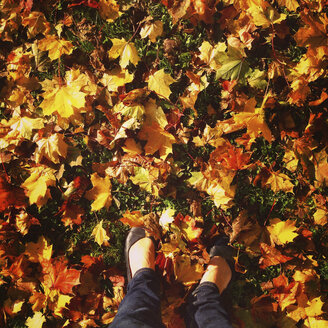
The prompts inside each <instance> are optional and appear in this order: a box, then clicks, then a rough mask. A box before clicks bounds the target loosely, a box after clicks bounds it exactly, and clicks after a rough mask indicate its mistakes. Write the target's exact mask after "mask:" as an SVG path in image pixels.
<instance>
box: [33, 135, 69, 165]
mask: <svg viewBox="0 0 328 328" xmlns="http://www.w3.org/2000/svg"><path fill="white" fill-rule="evenodd" d="M36 144H37V146H38V148H37V149H36V151H35V161H36V163H40V162H41V160H42V159H43V157H45V158H47V159H48V160H50V161H52V162H53V163H56V164H57V163H60V161H61V157H63V158H65V157H66V155H67V148H68V146H67V144H66V143H65V141H64V135H63V134H60V133H54V134H52V135H51V136H50V137H49V138H42V139H40V140H38V141H37V142H36Z"/></svg>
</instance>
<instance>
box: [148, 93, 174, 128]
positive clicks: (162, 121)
mask: <svg viewBox="0 0 328 328" xmlns="http://www.w3.org/2000/svg"><path fill="white" fill-rule="evenodd" d="M145 115H146V119H145V124H147V125H152V124H156V123H157V124H158V125H159V126H160V127H161V128H163V129H164V128H165V127H166V125H167V124H168V122H167V119H166V115H165V113H164V111H163V109H162V108H161V107H160V106H157V104H156V101H155V99H152V98H150V99H149V101H148V102H147V103H146V104H145Z"/></svg>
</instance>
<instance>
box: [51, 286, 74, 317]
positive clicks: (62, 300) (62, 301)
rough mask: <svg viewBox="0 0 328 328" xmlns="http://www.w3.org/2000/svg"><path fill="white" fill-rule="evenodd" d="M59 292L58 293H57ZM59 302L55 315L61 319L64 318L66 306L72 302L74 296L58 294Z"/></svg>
mask: <svg viewBox="0 0 328 328" xmlns="http://www.w3.org/2000/svg"><path fill="white" fill-rule="evenodd" d="M57 292H58V291H57ZM58 294H59V295H58V298H57V302H56V303H55V304H54V309H53V312H54V314H55V315H58V316H59V317H63V314H62V311H63V309H67V307H66V305H67V304H68V303H69V302H70V301H71V299H72V298H73V296H69V295H63V294H60V293H59V292H58Z"/></svg>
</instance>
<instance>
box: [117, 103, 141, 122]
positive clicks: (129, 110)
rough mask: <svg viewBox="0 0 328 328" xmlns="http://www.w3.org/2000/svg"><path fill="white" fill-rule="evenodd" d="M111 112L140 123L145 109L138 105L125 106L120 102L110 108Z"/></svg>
mask: <svg viewBox="0 0 328 328" xmlns="http://www.w3.org/2000/svg"><path fill="white" fill-rule="evenodd" d="M112 111H113V113H120V114H121V115H123V116H127V117H133V118H135V119H136V120H138V121H141V120H142V119H143V116H144V113H145V108H144V106H143V105H141V104H138V103H132V104H129V105H125V104H124V102H120V103H118V104H116V105H115V106H114V107H113V108H112Z"/></svg>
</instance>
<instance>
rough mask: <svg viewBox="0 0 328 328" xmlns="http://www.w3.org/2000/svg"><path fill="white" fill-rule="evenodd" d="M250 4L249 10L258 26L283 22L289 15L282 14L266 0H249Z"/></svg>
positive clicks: (268, 25) (264, 26)
mask: <svg viewBox="0 0 328 328" xmlns="http://www.w3.org/2000/svg"><path fill="white" fill-rule="evenodd" d="M248 4H249V8H248V10H247V12H248V13H249V14H251V16H252V17H253V22H254V24H255V25H256V26H261V27H263V28H267V27H270V26H271V25H273V24H279V23H281V22H282V21H283V20H285V19H286V17H287V15H286V14H280V13H279V12H278V11H277V10H276V9H274V8H273V7H271V6H270V5H269V3H268V2H266V1H259V0H248Z"/></svg>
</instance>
